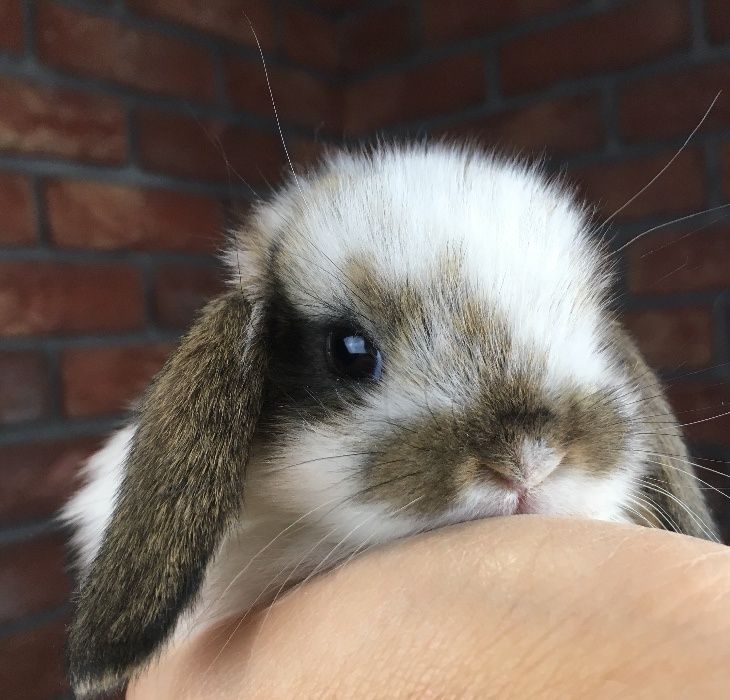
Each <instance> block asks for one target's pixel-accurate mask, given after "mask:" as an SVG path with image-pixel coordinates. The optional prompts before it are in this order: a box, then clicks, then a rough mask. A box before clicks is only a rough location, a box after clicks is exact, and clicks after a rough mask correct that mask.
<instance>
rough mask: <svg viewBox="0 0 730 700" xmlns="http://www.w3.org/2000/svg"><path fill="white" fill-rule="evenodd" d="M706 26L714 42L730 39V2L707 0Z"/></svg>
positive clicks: (726, 0) (725, 0)
mask: <svg viewBox="0 0 730 700" xmlns="http://www.w3.org/2000/svg"><path fill="white" fill-rule="evenodd" d="M705 25H706V26H707V33H708V34H709V36H710V38H711V39H712V40H713V41H717V42H720V41H727V40H728V39H730V4H728V0H706V2H705Z"/></svg>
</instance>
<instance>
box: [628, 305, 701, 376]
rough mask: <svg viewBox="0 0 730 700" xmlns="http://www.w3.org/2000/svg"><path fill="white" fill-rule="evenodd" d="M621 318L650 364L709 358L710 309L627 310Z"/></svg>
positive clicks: (668, 365) (694, 363)
mask: <svg viewBox="0 0 730 700" xmlns="http://www.w3.org/2000/svg"><path fill="white" fill-rule="evenodd" d="M624 321H625V322H626V326H627V328H628V329H629V331H630V332H631V334H632V335H633V336H634V338H636V341H637V342H638V343H639V347H640V348H641V351H642V352H643V353H644V358H645V359H646V361H647V362H648V363H649V364H650V365H651V366H652V367H656V368H660V369H678V368H680V367H681V368H685V367H686V368H692V367H704V366H706V365H708V364H709V363H710V362H711V361H712V313H711V311H710V309H705V308H676V309H647V310H644V311H631V312H629V313H627V314H625V316H624Z"/></svg>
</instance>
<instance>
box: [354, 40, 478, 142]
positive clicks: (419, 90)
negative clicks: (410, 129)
mask: <svg viewBox="0 0 730 700" xmlns="http://www.w3.org/2000/svg"><path fill="white" fill-rule="evenodd" d="M484 63H485V61H484V57H483V56H482V55H481V54H479V53H468V54H461V55H458V56H452V57H449V58H445V59H442V60H440V61H439V62H437V63H431V64H428V65H422V66H417V67H415V68H409V69H406V70H403V71H400V72H398V73H390V74H388V75H383V76H378V77H376V78H371V79H369V80H365V81H362V82H359V83H355V84H353V85H350V86H349V87H348V88H346V90H345V106H344V128H345V130H346V131H347V132H350V133H352V134H360V133H363V132H367V131H370V130H373V129H379V128H381V127H385V126H389V125H392V124H396V123H399V122H406V121H409V120H415V119H423V118H425V117H430V116H435V115H437V114H443V113H444V112H450V111H457V110H459V109H462V108H464V107H470V106H475V105H478V104H479V103H480V102H482V101H483V100H484V99H485V97H486V79H485V72H484V70H485V68H484Z"/></svg>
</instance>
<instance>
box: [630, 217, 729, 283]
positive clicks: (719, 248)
mask: <svg viewBox="0 0 730 700" xmlns="http://www.w3.org/2000/svg"><path fill="white" fill-rule="evenodd" d="M729 253H730V229H729V228H727V226H719V227H714V228H712V229H710V230H699V231H694V230H692V229H689V230H688V231H683V232H680V233H670V234H659V233H657V234H654V235H650V236H645V237H644V238H641V239H639V240H637V241H636V243H632V244H631V245H630V246H629V247H628V248H627V250H626V253H625V256H626V268H627V271H626V276H627V282H628V285H629V289H630V290H631V291H632V292H633V293H635V294H669V293H673V292H695V291H706V290H721V289H724V288H726V287H730V264H729V263H728V254H729Z"/></svg>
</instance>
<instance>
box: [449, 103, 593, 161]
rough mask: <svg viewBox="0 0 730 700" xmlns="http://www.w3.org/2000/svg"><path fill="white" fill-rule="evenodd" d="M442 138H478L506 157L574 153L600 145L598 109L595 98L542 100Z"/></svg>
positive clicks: (470, 123) (452, 130)
mask: <svg viewBox="0 0 730 700" xmlns="http://www.w3.org/2000/svg"><path fill="white" fill-rule="evenodd" d="M439 131H440V132H442V133H445V134H457V135H468V136H473V135H477V136H479V137H481V139H482V140H484V141H485V142H487V143H489V144H490V145H496V146H497V147H498V148H500V149H504V150H506V151H507V152H508V153H509V152H511V151H513V150H515V149H516V150H518V151H524V152H527V153H541V152H544V151H548V152H552V153H576V152H581V151H587V150H592V149H594V148H596V147H597V146H600V145H601V143H602V142H603V122H602V120H601V113H600V105H599V102H598V99H597V98H596V97H594V96H585V95H579V96H575V97H559V98H556V99H550V100H544V101H542V102H537V103H535V104H531V105H528V106H527V107H522V108H520V109H514V110H510V111H508V112H502V113H500V114H496V115H491V116H488V117H483V118H481V119H473V120H469V121H467V122H459V123H457V124H454V125H452V126H447V127H445V128H444V129H441V130H439Z"/></svg>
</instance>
